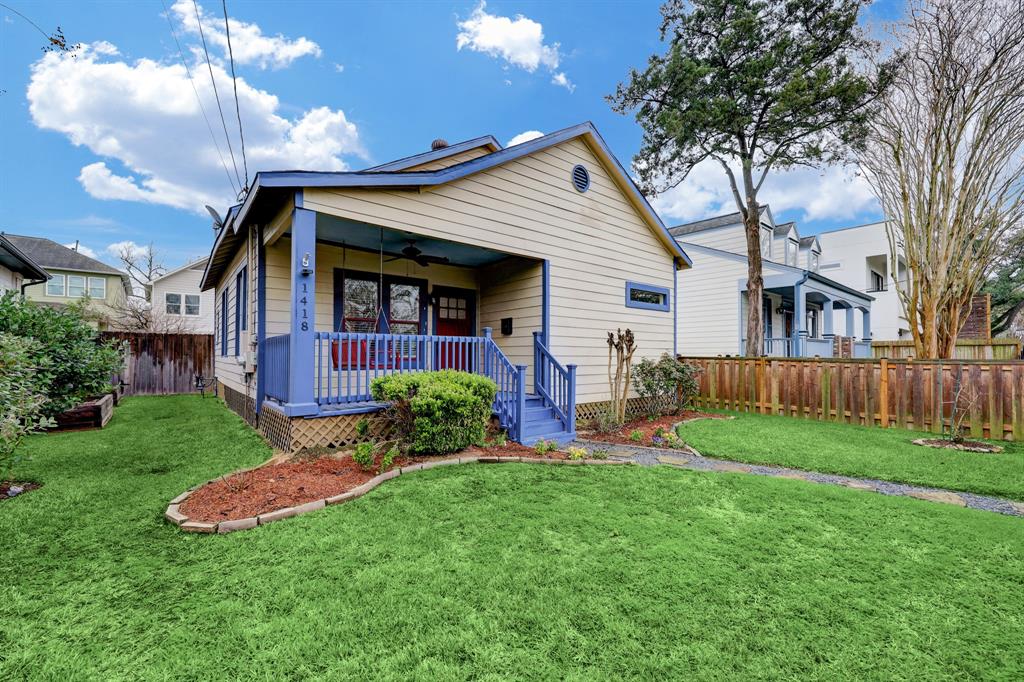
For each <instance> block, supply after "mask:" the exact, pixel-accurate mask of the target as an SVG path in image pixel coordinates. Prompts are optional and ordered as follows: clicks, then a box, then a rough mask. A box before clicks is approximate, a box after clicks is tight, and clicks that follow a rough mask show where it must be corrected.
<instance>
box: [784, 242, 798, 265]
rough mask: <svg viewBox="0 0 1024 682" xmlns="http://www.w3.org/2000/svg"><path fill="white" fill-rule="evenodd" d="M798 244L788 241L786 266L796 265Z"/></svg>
mask: <svg viewBox="0 0 1024 682" xmlns="http://www.w3.org/2000/svg"><path fill="white" fill-rule="evenodd" d="M796 252H797V243H796V242H795V241H793V240H792V239H787V240H786V265H796Z"/></svg>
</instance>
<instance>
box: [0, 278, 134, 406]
mask: <svg viewBox="0 0 1024 682" xmlns="http://www.w3.org/2000/svg"><path fill="white" fill-rule="evenodd" d="M0 333H5V334H10V335H12V336H20V337H23V338H29V339H32V340H33V341H34V344H33V345H32V346H31V348H30V350H29V353H30V356H31V359H32V361H33V364H34V366H35V367H36V368H37V382H38V385H39V386H40V387H41V389H42V392H43V393H44V394H45V395H46V398H47V400H46V402H45V403H44V404H43V406H42V412H43V414H44V415H45V416H48V417H51V416H54V415H57V414H60V413H61V412H63V411H64V410H67V409H69V408H72V407H74V406H75V405H78V404H79V403H81V402H82V401H83V400H85V399H86V398H89V397H91V396H94V395H97V394H100V393H106V392H108V391H111V390H113V386H111V383H110V381H111V379H112V378H113V376H114V374H116V373H117V372H118V370H120V369H121V367H122V366H123V365H124V357H123V354H122V348H121V346H120V345H119V344H117V343H114V342H103V341H101V340H100V338H99V333H98V332H97V331H96V330H95V329H93V328H92V327H91V326H89V323H88V321H87V319H86V312H85V308H84V306H82V305H76V304H72V305H68V306H65V307H64V308H61V309H57V308H51V307H49V306H43V305H38V304H36V303H34V302H32V301H29V300H27V299H25V298H23V297H22V296H18V295H17V294H15V293H14V292H8V293H6V294H4V295H3V296H0Z"/></svg>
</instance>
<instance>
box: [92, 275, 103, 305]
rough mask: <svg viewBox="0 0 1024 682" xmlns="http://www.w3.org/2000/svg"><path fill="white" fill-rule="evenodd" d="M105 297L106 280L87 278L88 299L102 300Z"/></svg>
mask: <svg viewBox="0 0 1024 682" xmlns="http://www.w3.org/2000/svg"><path fill="white" fill-rule="evenodd" d="M106 297H107V280H106V278H104V277H90V278H89V298H98V299H100V300H103V299H105V298H106Z"/></svg>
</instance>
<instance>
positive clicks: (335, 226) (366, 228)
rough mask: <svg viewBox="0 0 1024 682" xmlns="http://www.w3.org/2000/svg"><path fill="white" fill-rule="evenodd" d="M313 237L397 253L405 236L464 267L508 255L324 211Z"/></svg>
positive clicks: (405, 242) (405, 243) (425, 250)
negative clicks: (383, 226) (340, 216)
mask: <svg viewBox="0 0 1024 682" xmlns="http://www.w3.org/2000/svg"><path fill="white" fill-rule="evenodd" d="M382 237H383V239H382ZM316 238H317V241H319V242H325V243H330V244H336V245H339V246H340V245H345V246H349V247H352V248H357V249H365V250H367V251H373V252H376V251H377V250H378V249H383V251H384V254H385V255H390V256H397V255H400V254H401V252H402V249H404V248H405V247H406V246H408V245H409V241H408V240H410V239H414V240H415V241H416V248H418V249H420V250H421V251H422V252H423V253H424V254H425V255H428V256H445V257H447V258H448V261H449V263H448V264H449V265H461V266H465V267H478V266H481V265H488V264H490V263H496V262H498V261H500V260H502V259H504V258H508V257H509V256H510V255H511V254H507V253H503V252H501V251H494V250H491V249H485V248H482V247H479V246H473V245H471V244H460V243H458V242H450V241H446V240H443V239H434V238H431V237H424V236H422V235H418V234H416V233H415V232H407V231H404V230H392V229H388V228H383V229H382V228H381V227H380V226H378V225H373V224H371V223H364V222H359V221H356V220H349V219H347V218H339V217H337V216H332V215H328V214H325V213H317V215H316Z"/></svg>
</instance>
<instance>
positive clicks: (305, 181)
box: [204, 121, 693, 281]
mask: <svg viewBox="0 0 1024 682" xmlns="http://www.w3.org/2000/svg"><path fill="white" fill-rule="evenodd" d="M581 136H587V137H588V138H589V139H590V140H591V142H593V143H594V145H596V146H597V147H598V149H599V150H600V151H601V154H603V155H604V156H605V157H606V158H607V159H608V160H609V161H610V165H611V166H612V171H613V172H615V173H616V174H617V175H618V176H619V177H620V179H622V180H623V181H624V183H623V185H624V187H623V190H624V192H625V193H626V194H627V195H628V196H630V197H631V198H632V199H633V200H634V201H635V203H636V205H637V206H638V207H639V208H640V211H641V213H643V214H644V215H645V216H646V217H647V218H648V221H649V222H650V224H651V225H652V226H654V227H655V229H657V230H658V231H659V232H660V234H661V236H662V238H663V239H662V243H663V244H664V246H665V248H666V249H667V250H668V251H670V252H671V253H672V255H673V256H674V258H675V262H676V267H677V268H678V267H679V266H680V265H681V264H685V265H686V267H691V266H692V265H693V261H692V260H690V257H689V256H688V255H686V252H685V251H684V250H683V249H682V247H681V246H679V243H678V242H676V240H675V238H674V237H673V236H672V235H671V234H670V233H669V231H668V228H667V227H666V226H665V223H663V222H662V221H661V217H660V216H659V215H658V214H657V213H656V212H655V210H654V209H653V208H652V207H651V205H650V203H649V202H648V201H647V198H646V197H645V196H644V195H643V193H642V192H641V191H640V189H639V188H638V187H637V186H636V183H634V182H633V178H632V177H630V175H629V173H627V172H626V170H625V168H623V167H622V164H621V163H620V162H619V160H618V159H617V158H615V154H613V153H612V150H611V148H610V147H609V146H608V143H607V142H605V141H604V138H603V137H601V134H600V133H598V132H597V128H595V127H594V124H593V123H591V122H590V121H586V122H584V123H578V124H576V125H574V126H570V127H569V128H563V129H562V130H557V131H555V132H553V133H549V134H548V135H545V136H543V137H538V138H536V139H533V140H530V141H528V142H523V143H522V144H517V145H515V146H514V147H506V148H504V149H501V150H499V151H496V152H493V153H491V154H487V155H486V156H481V157H480V158H478V159H472V160H470V161H465V162H463V163H460V164H456V165H454V166H449V167H448V168H442V169H439V170H434V171H410V172H404V173H403V172H379V173H367V172H363V171H356V172H349V171H346V172H334V171H297V170H290V171H262V172H259V173H257V174H256V178H255V180H254V181H253V184H252V188H251V189H250V190H249V193H248V195H247V196H246V198H245V201H244V202H243V203H242V206H241V208H240V209H239V211H238V212H237V214H235V215H233V216H232V217H233V218H234V221H233V222H235V223H238V224H242V223H244V222H245V217H246V215H247V214H248V212H249V210H250V209H251V208H252V205H253V203H254V202H255V200H256V196H257V195H258V194H259V190H260V189H261V188H271V187H276V188H296V187H431V186H436V185H443V184H445V183H449V182H452V181H454V180H458V179H460V178H464V177H466V176H468V175H472V174H474V173H478V172H480V171H484V170H487V169H488V168H493V167H495V166H500V165H501V164H503V163H508V162H509V161H513V160H515V159H519V158H522V157H524V156H528V155H530V154H533V153H535V152H538V151H542V150H544V149H547V148H548V147H553V146H555V145H557V144H561V143H563V142H566V141H567V140H572V139H574V138H577V137H581ZM214 251H216V245H214ZM212 253H213V252H211V255H212ZM211 262H212V259H211ZM204 281H205V276H204Z"/></svg>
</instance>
